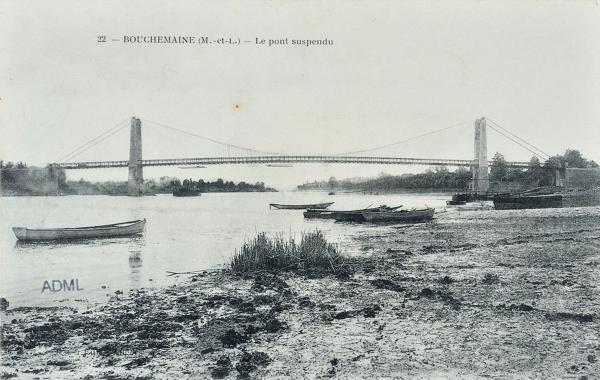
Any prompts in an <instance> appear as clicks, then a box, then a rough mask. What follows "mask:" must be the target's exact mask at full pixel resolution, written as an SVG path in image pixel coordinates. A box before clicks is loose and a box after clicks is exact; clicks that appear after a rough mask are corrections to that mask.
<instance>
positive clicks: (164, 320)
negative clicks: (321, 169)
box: [0, 208, 600, 379]
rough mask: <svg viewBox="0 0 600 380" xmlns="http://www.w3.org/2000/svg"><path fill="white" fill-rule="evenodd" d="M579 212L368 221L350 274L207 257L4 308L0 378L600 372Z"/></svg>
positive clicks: (584, 219)
mask: <svg viewBox="0 0 600 380" xmlns="http://www.w3.org/2000/svg"><path fill="white" fill-rule="evenodd" d="M581 210H583V211H581ZM581 210H577V209H572V210H570V211H569V210H567V211H564V212H559V213H557V214H556V215H552V216H551V217H548V216H547V215H546V214H544V213H543V212H541V211H540V212H537V211H535V212H530V211H528V210H525V211H508V212H501V213H496V214H494V216H493V217H490V215H491V214H488V213H487V212H479V213H477V212H475V213H456V215H454V214H453V215H450V216H444V215H441V216H440V217H439V218H438V219H437V220H436V221H435V222H433V223H428V224H422V225H412V226H386V227H377V228H372V229H367V230H366V231H365V232H361V233H360V234H357V236H356V237H355V239H356V241H357V242H359V243H360V246H361V251H362V253H363V254H361V255H359V256H354V257H351V258H349V265H350V267H351V268H352V271H351V273H350V274H349V275H345V276H338V277H335V276H332V275H328V274H323V273H300V274H298V273H296V274H292V273H279V274H272V273H254V274H252V275H247V276H246V277H240V276H233V275H230V274H228V273H227V272H226V271H223V270H214V271H208V272H204V273H200V274H195V275H189V276H186V277H187V279H186V280H185V281H182V283H180V284H179V285H174V286H171V287H168V288H159V289H137V290H132V291H130V292H129V293H125V294H123V293H122V292H120V291H117V292H116V293H115V294H113V295H112V297H111V298H110V300H109V301H108V302H106V303H103V304H99V305H94V306H90V307H88V308H85V309H74V308H69V307H52V308H37V307H31V308H14V309H8V310H6V311H5V312H2V363H1V364H2V367H1V368H0V376H1V378H11V377H14V378H39V379H47V378H66V379H70V378H77V379H79V378H83V379H159V378H165V379H166V378H211V377H212V378H230V379H233V378H330V377H338V378H437V377H468V378H472V377H493V378H514V377H518V378H598V373H600V364H599V362H598V360H599V359H600V323H599V321H600V292H599V290H600V289H599V285H600V282H599V280H600V268H599V266H600V243H599V241H600V226H598V220H599V215H600V210H598V209H597V208H589V209H587V211H586V209H581ZM449 214H450V213H449ZM459 214H460V215H459ZM571 214H573V215H571ZM498 215H499V216H498ZM516 216H517V217H516Z"/></svg>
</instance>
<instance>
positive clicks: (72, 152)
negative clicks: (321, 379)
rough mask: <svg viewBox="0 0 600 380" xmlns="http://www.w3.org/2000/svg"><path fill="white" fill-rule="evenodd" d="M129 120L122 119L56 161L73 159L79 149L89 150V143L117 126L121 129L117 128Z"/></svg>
mask: <svg viewBox="0 0 600 380" xmlns="http://www.w3.org/2000/svg"><path fill="white" fill-rule="evenodd" d="M128 120H129V119H125V120H123V121H121V122H120V123H119V124H117V125H115V126H114V127H111V128H109V129H107V130H105V131H104V132H102V133H100V134H99V135H98V136H96V137H94V138H93V139H91V140H88V141H87V142H85V143H84V144H82V145H80V146H78V147H77V148H75V149H73V150H72V151H70V152H69V153H67V154H65V155H64V156H62V157H60V158H59V159H58V160H56V161H54V162H65V161H66V160H67V158H68V159H72V158H73V157H71V156H74V155H75V153H76V152H78V151H79V150H81V149H84V150H83V151H82V152H80V153H83V152H84V151H85V150H87V149H85V148H86V147H87V146H88V145H90V144H93V143H94V142H95V141H96V140H98V139H100V138H102V137H103V136H104V135H106V134H108V133H111V132H112V131H114V130H116V129H117V128H119V129H117V130H120V127H121V126H122V124H123V123H126V122H127V121H128ZM77 155H79V153H77Z"/></svg>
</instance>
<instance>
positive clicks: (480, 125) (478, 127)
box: [473, 117, 490, 194]
mask: <svg viewBox="0 0 600 380" xmlns="http://www.w3.org/2000/svg"><path fill="white" fill-rule="evenodd" d="M489 188H490V176H489V172H488V161H487V131H486V121H485V117H482V118H481V119H477V120H475V157H474V160H473V192H475V193H480V194H482V193H486V192H487V191H488V189H489Z"/></svg>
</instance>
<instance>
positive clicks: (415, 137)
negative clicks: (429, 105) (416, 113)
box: [334, 121, 465, 156]
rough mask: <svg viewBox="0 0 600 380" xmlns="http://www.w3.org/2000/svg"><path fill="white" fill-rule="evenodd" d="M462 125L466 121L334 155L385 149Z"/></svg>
mask: <svg viewBox="0 0 600 380" xmlns="http://www.w3.org/2000/svg"><path fill="white" fill-rule="evenodd" d="M460 126H463V127H464V126H465V122H464V121H462V122H460V123H456V124H453V125H451V126H448V127H444V128H440V129H436V130H435V131H430V132H427V133H423V134H421V135H418V136H413V137H409V138H407V139H404V140H398V141H394V142H392V143H389V144H385V145H379V146H376V147H373V148H368V149H362V150H355V151H351V152H343V153H337V154H334V156H344V155H348V154H356V153H364V152H370V151H374V150H379V149H383V148H388V147H390V146H394V145H400V144H403V143H406V142H409V141H412V140H416V139H418V138H421V137H425V136H429V135H433V134H435V133H439V132H442V131H445V130H448V129H452V128H456V127H460Z"/></svg>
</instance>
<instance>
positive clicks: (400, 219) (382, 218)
mask: <svg viewBox="0 0 600 380" xmlns="http://www.w3.org/2000/svg"><path fill="white" fill-rule="evenodd" d="M434 213H435V209H434V208H426V209H420V210H400V211H375V212H363V213H362V216H363V218H364V219H365V221H366V222H370V223H411V222H412V223H415V222H426V221H428V220H431V219H432V218H433V214H434Z"/></svg>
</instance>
